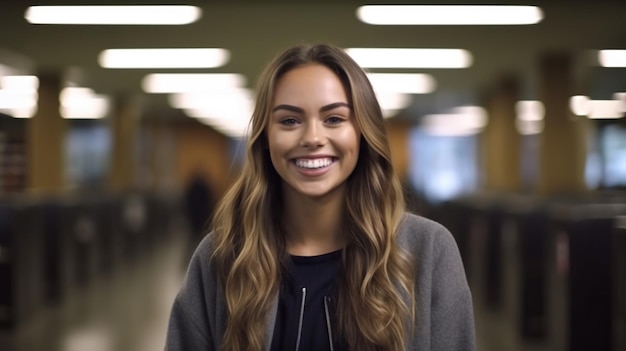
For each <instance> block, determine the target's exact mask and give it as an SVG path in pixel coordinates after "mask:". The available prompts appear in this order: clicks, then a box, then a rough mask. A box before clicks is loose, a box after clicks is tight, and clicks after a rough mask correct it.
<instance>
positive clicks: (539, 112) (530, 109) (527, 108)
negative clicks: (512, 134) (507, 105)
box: [515, 100, 545, 121]
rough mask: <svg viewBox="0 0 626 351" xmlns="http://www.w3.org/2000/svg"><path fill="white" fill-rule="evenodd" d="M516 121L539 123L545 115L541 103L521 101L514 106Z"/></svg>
mask: <svg viewBox="0 0 626 351" xmlns="http://www.w3.org/2000/svg"><path fill="white" fill-rule="evenodd" d="M515 111H516V115H517V119H518V120H520V121H541V120H543V118H544V115H545V108H544V107H543V103H542V102H541V101H537V100H521V101H518V102H517V103H516V104H515Z"/></svg>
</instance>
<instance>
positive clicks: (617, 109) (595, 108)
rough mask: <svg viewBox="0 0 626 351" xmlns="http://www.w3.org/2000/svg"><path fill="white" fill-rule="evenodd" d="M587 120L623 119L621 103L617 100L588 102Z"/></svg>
mask: <svg viewBox="0 0 626 351" xmlns="http://www.w3.org/2000/svg"><path fill="white" fill-rule="evenodd" d="M589 102H590V103H591V111H590V112H589V118H593V119H612V118H622V117H624V112H623V111H622V102H621V101H618V100H590V101H589Z"/></svg>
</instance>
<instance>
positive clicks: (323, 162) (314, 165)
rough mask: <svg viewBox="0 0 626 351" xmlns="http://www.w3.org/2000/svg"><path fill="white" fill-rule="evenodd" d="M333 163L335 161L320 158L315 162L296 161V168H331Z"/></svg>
mask: <svg viewBox="0 0 626 351" xmlns="http://www.w3.org/2000/svg"><path fill="white" fill-rule="evenodd" d="M331 163H333V160H332V159H330V158H318V159H315V160H307V159H297V160H296V166H298V167H301V168H309V169H316V168H323V167H328V166H330V164H331Z"/></svg>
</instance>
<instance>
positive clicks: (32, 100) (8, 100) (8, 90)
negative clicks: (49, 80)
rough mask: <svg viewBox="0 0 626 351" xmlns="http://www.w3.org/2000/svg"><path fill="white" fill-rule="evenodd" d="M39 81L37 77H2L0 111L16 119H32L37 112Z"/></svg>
mask: <svg viewBox="0 0 626 351" xmlns="http://www.w3.org/2000/svg"><path fill="white" fill-rule="evenodd" d="M38 87H39V79H38V78H37V77H36V76H30V75H21V76H2V77H0V111H3V112H5V113H7V114H8V115H10V116H13V117H16V118H30V117H32V116H34V115H35V112H37V99H38V94H37V89H38Z"/></svg>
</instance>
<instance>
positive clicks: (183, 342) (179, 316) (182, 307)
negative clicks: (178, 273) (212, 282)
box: [165, 239, 215, 351]
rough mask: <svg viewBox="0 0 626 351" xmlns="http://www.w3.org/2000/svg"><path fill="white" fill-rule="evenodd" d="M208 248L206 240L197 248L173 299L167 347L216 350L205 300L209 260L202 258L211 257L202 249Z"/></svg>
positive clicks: (170, 350) (188, 350) (172, 349)
mask: <svg viewBox="0 0 626 351" xmlns="http://www.w3.org/2000/svg"><path fill="white" fill-rule="evenodd" d="M205 241H206V239H205ZM206 249H207V248H206V243H201V244H200V245H199V246H198V249H196V252H195V253H194V255H193V256H192V258H191V262H190V263H189V267H188V269H187V274H186V276H185V279H184V282H183V285H182V287H181V290H180V291H179V292H178V295H177V296H176V298H175V300H174V304H173V306H172V310H171V314H170V319H169V324H168V329H167V336H166V341H165V350H166V351H210V350H215V347H214V343H213V338H212V336H211V330H212V328H211V325H210V318H209V313H208V311H209V310H208V309H207V303H206V301H207V288H208V287H207V278H206V276H207V275H208V263H204V262H203V261H207V262H208V259H207V258H206V257H205V256H206V255H204V254H202V250H206ZM214 288H215V287H213V289H214Z"/></svg>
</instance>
